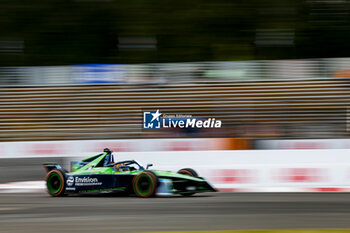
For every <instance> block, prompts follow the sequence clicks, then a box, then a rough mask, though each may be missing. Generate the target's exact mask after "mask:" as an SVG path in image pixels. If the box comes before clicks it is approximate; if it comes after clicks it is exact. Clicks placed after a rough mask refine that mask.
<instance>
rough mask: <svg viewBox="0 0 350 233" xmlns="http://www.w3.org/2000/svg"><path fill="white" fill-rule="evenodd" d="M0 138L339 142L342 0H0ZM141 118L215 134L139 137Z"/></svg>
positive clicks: (345, 19) (345, 53)
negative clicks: (209, 124)
mask: <svg viewBox="0 0 350 233" xmlns="http://www.w3.org/2000/svg"><path fill="white" fill-rule="evenodd" d="M0 12H1V13H0V15H1V18H0V27H1V32H0V85H1V90H0V95H1V99H0V101H1V102H0V106H1V108H0V131H1V134H0V139H1V140H2V141H28V140H29V141H37V140H70V139H73V140H80V139H124V138H163V137H166V138H174V137H249V138H250V139H256V138H259V139H269V138H274V139H276V138H299V139H308V138H309V139H310V138H312V139H313V138H326V139H329V138H346V137H348V136H349V133H348V131H347V121H346V119H347V114H348V113H347V102H348V99H349V86H348V85H349V81H348V79H349V78H350V58H348V57H349V56H350V55H349V51H350V50H349V48H350V47H349V46H350V45H349V43H348V41H349V39H350V30H349V29H350V28H349V22H350V17H349V2H348V1H342V0H339V1H333V0H332V1H327V0H321V1H320V0H317V1H316V0H315V1H314V0H299V1H298V0H294V1H292V0H282V1H281V0H280V1H275V0H269V1H259V0H252V1H226V0H225V1H221V0H218V1H215V2H213V1H207V0H194V1H190V2H188V1H181V0H180V1H176V2H173V1H142V0H141V1H140V0H138V1H123V0H121V1H113V0H67V1H54V0H50V1H44V2H43V1H35V0H34V1H30V2H27V1H20V0H12V1H2V3H1V7H0ZM145 109H151V110H153V109H160V110H161V111H162V112H165V113H179V114H181V113H183V114H192V115H194V116H198V117H203V118H207V117H215V118H216V119H220V120H222V121H223V129H219V130H218V129H214V130H200V131H184V130H158V131H157V130H156V131H151V130H147V131H145V130H142V125H141V121H142V119H141V117H142V114H141V113H142V111H143V110H145Z"/></svg>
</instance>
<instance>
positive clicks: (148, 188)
mask: <svg viewBox="0 0 350 233" xmlns="http://www.w3.org/2000/svg"><path fill="white" fill-rule="evenodd" d="M157 186H158V177H157V176H156V175H155V174H154V173H153V172H151V171H144V172H141V173H140V174H138V175H137V176H136V177H135V178H134V181H133V188H134V192H135V194H136V195H137V196H139V197H152V196H154V195H155V194H156V191H157Z"/></svg>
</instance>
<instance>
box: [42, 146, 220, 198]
mask: <svg viewBox="0 0 350 233" xmlns="http://www.w3.org/2000/svg"><path fill="white" fill-rule="evenodd" d="M43 166H44V167H45V169H46V172H47V175H46V185H47V191H48V193H49V194H50V195H51V196H54V197H58V196H63V195H66V194H70V193H85V192H106V191H110V192H112V191H123V192H125V193H127V194H136V195H137V196H139V197H152V196H155V195H162V194H165V195H169V194H182V195H184V196H190V195H193V194H195V193H201V192H215V191H216V190H215V189H214V188H213V187H212V186H211V185H210V184H209V183H208V182H207V181H206V180H205V179H204V178H202V177H199V176H198V174H197V173H196V172H195V171H194V170H193V169H190V168H184V169H181V170H179V171H178V172H177V173H174V172H170V171H158V170H148V168H149V167H150V166H152V164H148V165H147V167H146V169H145V168H144V167H143V166H141V165H140V164H139V163H138V162H137V161H135V160H126V161H120V162H116V163H114V162H113V154H112V152H111V151H110V150H109V149H107V148H106V149H105V150H104V153H101V154H98V155H95V156H92V157H90V158H87V159H83V160H82V161H79V162H78V161H74V162H72V169H71V172H67V171H66V170H64V169H63V168H62V167H61V166H60V165H58V164H56V163H45V164H43Z"/></svg>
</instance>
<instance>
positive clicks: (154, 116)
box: [151, 109, 162, 122]
mask: <svg viewBox="0 0 350 233" xmlns="http://www.w3.org/2000/svg"><path fill="white" fill-rule="evenodd" d="M151 115H152V116H153V118H152V120H151V122H152V121H154V120H157V121H159V117H160V115H162V114H161V113H159V109H158V110H157V111H156V112H155V113H151Z"/></svg>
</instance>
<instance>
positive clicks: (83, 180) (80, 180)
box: [74, 177, 102, 186]
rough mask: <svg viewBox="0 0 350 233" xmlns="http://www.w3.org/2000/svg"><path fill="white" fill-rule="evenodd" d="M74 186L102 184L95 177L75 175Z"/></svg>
mask: <svg viewBox="0 0 350 233" xmlns="http://www.w3.org/2000/svg"><path fill="white" fill-rule="evenodd" d="M74 182H75V186H89V185H102V182H99V181H98V179H97V178H92V177H75V180H74Z"/></svg>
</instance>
